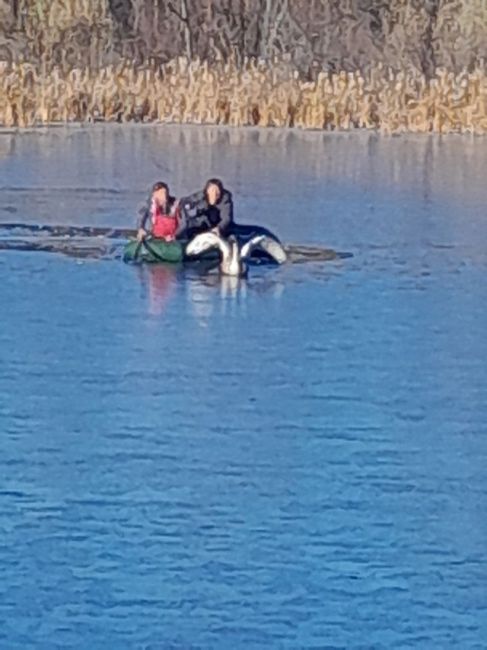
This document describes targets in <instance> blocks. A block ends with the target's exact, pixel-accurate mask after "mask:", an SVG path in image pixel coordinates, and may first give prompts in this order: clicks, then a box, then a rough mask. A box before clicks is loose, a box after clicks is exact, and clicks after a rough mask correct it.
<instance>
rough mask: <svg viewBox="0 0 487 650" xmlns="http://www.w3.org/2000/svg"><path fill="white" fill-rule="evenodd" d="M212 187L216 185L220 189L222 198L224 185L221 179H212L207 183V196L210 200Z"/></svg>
mask: <svg viewBox="0 0 487 650" xmlns="http://www.w3.org/2000/svg"><path fill="white" fill-rule="evenodd" d="M210 185H216V186H217V187H218V189H219V190H220V196H222V195H223V183H222V182H221V180H220V179H219V178H210V179H209V180H208V181H206V184H205V190H204V192H205V196H206V197H207V198H208V188H209V186H210Z"/></svg>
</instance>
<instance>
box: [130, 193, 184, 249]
mask: <svg viewBox="0 0 487 650" xmlns="http://www.w3.org/2000/svg"><path fill="white" fill-rule="evenodd" d="M139 215H140V218H139V224H138V225H139V229H138V232H137V239H138V240H139V241H141V240H142V239H144V237H146V236H147V234H148V232H149V227H150V233H151V235H152V236H153V237H155V238H157V239H165V240H166V241H172V240H173V239H174V238H175V236H176V230H177V228H178V218H179V207H178V202H177V201H176V199H175V198H174V196H171V194H170V192H169V187H168V185H167V183H163V182H161V181H160V182H158V183H155V184H154V185H153V186H152V190H151V193H150V196H149V199H148V200H147V204H146V205H145V206H144V208H142V210H140V212H139Z"/></svg>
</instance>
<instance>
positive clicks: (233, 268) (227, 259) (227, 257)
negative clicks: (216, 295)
mask: <svg viewBox="0 0 487 650" xmlns="http://www.w3.org/2000/svg"><path fill="white" fill-rule="evenodd" d="M221 251H222V255H223V258H222V265H221V269H222V272H223V273H225V274H226V275H236V276H237V275H241V274H242V260H241V258H240V249H239V246H238V242H237V241H231V242H229V246H228V248H227V249H226V250H223V248H222V249H221Z"/></svg>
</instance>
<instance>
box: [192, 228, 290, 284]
mask: <svg viewBox="0 0 487 650" xmlns="http://www.w3.org/2000/svg"><path fill="white" fill-rule="evenodd" d="M211 248H218V249H219V250H220V252H221V262H220V271H221V273H223V274H224V275H231V276H234V277H243V276H245V275H247V271H248V267H247V264H246V261H245V260H246V259H247V258H249V257H250V255H251V253H252V251H253V250H255V249H256V248H261V249H262V250H263V251H265V252H266V253H267V254H268V255H269V256H270V257H271V258H272V259H273V260H275V261H276V262H277V263H278V264H283V263H284V262H285V261H286V259H287V256H286V252H285V250H284V248H283V247H282V246H281V244H279V242H277V241H276V240H275V239H273V238H272V237H268V236H267V235H255V236H254V237H252V239H250V240H249V241H248V242H246V243H245V244H244V245H243V246H242V247H240V245H239V243H238V240H237V238H236V237H235V236H234V235H230V237H229V238H228V239H227V240H225V239H223V237H220V236H219V235H217V234H216V233H214V232H203V233H201V234H200V235H196V237H194V239H192V240H191V241H190V242H189V244H188V245H187V246H186V255H200V254H201V253H204V252H205V251H207V250H210V249H211Z"/></svg>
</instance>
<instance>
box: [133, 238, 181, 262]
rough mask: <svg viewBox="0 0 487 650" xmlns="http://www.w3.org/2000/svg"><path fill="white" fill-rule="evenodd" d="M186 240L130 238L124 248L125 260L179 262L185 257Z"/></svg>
mask: <svg viewBox="0 0 487 650" xmlns="http://www.w3.org/2000/svg"><path fill="white" fill-rule="evenodd" d="M184 248H185V242H182V241H170V242H167V241H164V239H152V238H149V237H147V238H146V239H143V240H142V241H140V242H139V241H137V240H130V241H129V242H128V243H127V244H126V245H125V248H124V251H123V260H124V262H169V263H172V264H177V263H178V262H182V261H183V259H184Z"/></svg>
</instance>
